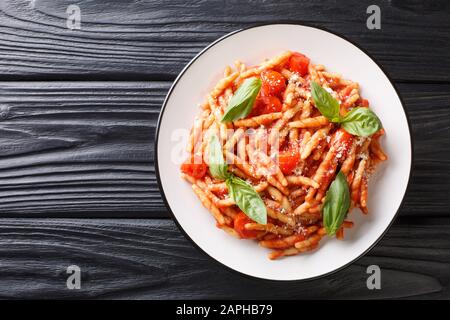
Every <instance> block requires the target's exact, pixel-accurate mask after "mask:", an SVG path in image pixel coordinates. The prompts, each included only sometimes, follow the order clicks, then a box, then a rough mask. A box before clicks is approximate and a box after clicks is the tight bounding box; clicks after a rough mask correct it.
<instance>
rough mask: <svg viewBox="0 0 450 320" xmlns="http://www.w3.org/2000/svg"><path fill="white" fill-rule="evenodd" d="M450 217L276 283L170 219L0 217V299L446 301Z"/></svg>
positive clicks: (399, 231)
mask: <svg viewBox="0 0 450 320" xmlns="http://www.w3.org/2000/svg"><path fill="white" fill-rule="evenodd" d="M449 223H450V221H449V219H443V220H442V219H441V220H437V221H435V222H434V223H433V222H431V223H428V224H427V225H422V224H407V225H404V224H402V223H401V222H400V223H397V224H396V225H395V226H394V227H392V229H391V230H390V231H389V232H388V234H387V235H386V236H385V238H384V239H383V240H382V241H381V243H380V244H379V245H377V246H376V247H375V248H374V249H373V250H372V252H371V253H370V254H368V255H367V256H365V257H364V258H362V259H360V260H359V261H358V262H356V263H354V264H353V265H352V266H351V267H349V268H347V269H344V270H343V271H340V272H338V273H336V274H333V275H330V276H327V277H325V278H322V279H319V280H314V281H309V282H304V283H276V282H264V281H260V280H254V279H249V278H246V277H242V276H240V275H238V274H235V273H232V272H230V271H228V270H226V269H225V268H224V267H222V266H221V265H219V264H217V263H214V262H212V260H210V259H209V258H208V257H207V256H206V255H204V254H202V253H200V252H199V251H198V250H196V249H194V248H193V247H192V245H191V244H190V243H189V242H188V241H187V240H185V239H184V237H183V236H182V235H181V233H180V232H179V231H178V229H177V228H176V227H175V226H174V224H173V223H172V222H171V221H169V220H157V219H156V220H155V219H154V220H142V219H141V220H107V219H102V220H88V219H83V220H71V219H53V220H50V219H44V220H42V219H22V220H20V221H19V220H17V219H13V220H11V219H2V223H1V224H0V234H1V235H2V236H1V237H0V261H1V264H0V287H1V288H7V289H6V290H2V291H1V293H0V298H41V297H46V298H55V297H58V298H114V299H123V298H125V299H143V298H146V299H171V298H177V299H202V298H209V299H211V298H234V299H238V298H260V299H264V298H266V299H269V298H270V299H279V298H286V299H298V298H328V299H329V298H357V299H365V298H368V299H371V298H429V297H433V298H450V291H449V287H448V284H449V280H450V245H449V242H448V238H449V237H450V228H449V226H450V225H449ZM211 227H214V226H213V225H211ZM255 246H256V244H255ZM255 250H261V254H265V249H263V248H259V249H258V247H255ZM271 263H276V262H271ZM73 264H75V265H77V266H79V267H80V268H81V289H80V290H68V289H67V288H66V279H67V277H68V275H67V274H66V268H67V267H68V266H69V265H73ZM372 264H377V265H379V266H380V268H381V290H368V289H367V287H366V279H367V277H368V274H367V273H366V269H367V266H369V265H372ZM299 267H301V266H299Z"/></svg>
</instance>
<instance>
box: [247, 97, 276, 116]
mask: <svg viewBox="0 0 450 320" xmlns="http://www.w3.org/2000/svg"><path fill="white" fill-rule="evenodd" d="M281 109H282V104H281V101H280V99H278V98H277V97H275V96H263V95H262V96H258V98H256V101H255V104H254V105H253V109H252V112H250V115H249V116H250V117H254V116H259V115H262V114H266V113H273V112H280V111H281Z"/></svg>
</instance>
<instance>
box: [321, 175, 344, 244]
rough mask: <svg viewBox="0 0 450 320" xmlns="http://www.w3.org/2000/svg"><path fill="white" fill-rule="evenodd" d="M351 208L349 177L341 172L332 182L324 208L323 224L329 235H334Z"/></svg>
mask: <svg viewBox="0 0 450 320" xmlns="http://www.w3.org/2000/svg"><path fill="white" fill-rule="evenodd" d="M349 208H350V190H349V187H348V184H347V178H346V177H345V175H344V174H343V173H342V172H339V173H338V174H337V176H336V179H334V181H333V182H332V183H331V185H330V188H329V189H328V191H327V194H326V196H325V202H324V205H323V208H322V219H323V225H324V227H325V230H326V232H327V234H328V235H330V236H333V235H335V234H336V231H337V230H338V229H339V228H340V227H341V225H342V223H343V222H344V219H345V217H346V216H347V213H348V209H349Z"/></svg>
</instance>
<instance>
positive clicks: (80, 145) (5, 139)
mask: <svg viewBox="0 0 450 320" xmlns="http://www.w3.org/2000/svg"><path fill="white" fill-rule="evenodd" d="M169 85H170V83H168V82H106V83H105V82H25V83H22V82H2V83H0V117H1V120H0V150H1V151H2V155H1V156H0V213H1V215H2V216H9V217H14V216H17V217H19V216H36V217H43V216H54V217H57V216H58V217H83V216H86V217H105V216H106V217H167V213H166V209H165V207H164V204H163V202H162V200H161V196H160V194H159V190H158V187H157V183H156V178H155V170H154V150H153V148H154V138H155V127H156V122H157V117H158V114H159V110H160V106H161V104H162V100H163V98H164V96H165V94H166V92H167V90H168V88H169ZM399 89H400V91H401V94H402V95H403V97H404V101H405V105H406V108H407V110H408V112H409V115H410V118H411V123H412V129H413V137H414V143H415V154H414V156H415V170H414V174H413V178H412V183H411V188H410V190H409V193H408V195H407V201H406V203H405V206H404V210H403V211H402V215H407V216H417V215H423V216H448V206H449V204H450V199H449V198H448V196H447V194H448V190H449V183H450V182H449V172H450V170H449V169H450V162H449V160H448V157H447V156H448V155H449V154H450V132H449V130H448V128H449V127H450V117H449V116H450V113H449V112H450V111H449V110H450V108H449V107H450V102H449V101H450V99H449V98H450V94H449V92H450V85H444V84H402V85H401V86H400V87H399ZM436 150H439V152H437V151H436Z"/></svg>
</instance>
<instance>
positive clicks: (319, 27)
mask: <svg viewBox="0 0 450 320" xmlns="http://www.w3.org/2000/svg"><path fill="white" fill-rule="evenodd" d="M275 25H290V26H303V27H309V28H314V29H318V30H321V31H325V32H328V33H330V34H332V35H335V36H337V37H339V38H341V39H342V40H344V41H347V42H349V43H350V44H351V45H353V46H355V47H356V48H358V49H359V50H360V51H361V52H362V53H364V54H365V55H367V56H368V57H369V58H370V59H371V60H372V61H373V62H374V63H375V64H376V65H377V66H378V68H380V70H381V72H382V73H383V74H384V75H385V76H386V78H387V79H388V81H389V82H390V84H391V86H392V87H393V88H394V90H395V93H396V94H397V96H398V98H399V100H400V105H401V107H402V109H403V113H404V114H405V118H406V122H407V125H408V134H409V141H410V149H409V150H410V154H411V163H410V168H409V175H408V182H407V184H406V189H405V192H404V193H403V197H402V200H401V202H400V205H399V207H398V208H397V211H396V212H395V214H394V215H393V216H392V219H391V221H390V222H389V224H388V225H387V227H386V228H385V229H384V231H383V232H382V233H381V234H380V236H379V237H378V238H377V239H376V240H375V241H374V242H373V243H372V244H371V245H370V246H369V247H368V248H367V249H366V250H364V252H362V253H361V254H360V255H359V256H357V257H356V258H354V259H353V260H351V261H349V262H347V263H346V264H344V265H342V266H341V267H339V268H336V269H334V270H331V271H329V272H326V273H323V274H320V275H318V276H314V277H308V278H303V279H269V278H263V277H258V276H254V275H251V274H248V273H244V272H241V271H239V270H236V269H234V268H232V267H230V266H228V265H226V264H225V263H222V262H220V261H219V260H217V259H215V258H214V257H212V256H211V255H209V254H208V253H207V252H206V251H205V250H203V249H202V248H201V247H200V245H198V244H197V243H196V242H195V241H194V240H193V239H192V238H191V237H190V236H189V234H188V233H187V232H186V231H185V230H184V229H183V227H182V226H181V224H180V223H179V222H178V220H177V218H176V216H175V214H174V213H173V211H172V208H171V207H170V204H169V202H168V201H167V198H166V195H165V193H164V188H163V186H162V182H161V177H160V173H159V164H158V141H159V131H160V127H161V122H162V120H163V116H164V111H165V109H166V106H167V102H168V100H169V98H170V96H171V94H172V92H173V91H174V90H175V87H176V85H177V84H178V81H179V80H180V79H181V77H182V76H183V75H184V73H185V72H186V71H187V70H188V69H189V68H190V66H191V65H192V64H193V63H194V62H195V61H196V60H197V59H199V58H200V57H201V56H202V55H203V54H204V53H205V52H206V51H208V50H209V49H211V48H212V47H214V46H215V45H216V44H218V43H219V42H221V41H223V40H225V39H227V38H228V37H230V36H232V35H235V34H237V33H240V32H243V31H246V30H250V29H254V28H259V27H267V26H275ZM411 132H412V131H411V120H410V116H409V114H408V111H407V110H406V108H405V105H404V101H403V98H402V96H401V95H400V93H399V90H398V88H397V86H396V85H395V83H394V82H393V80H392V79H391V77H390V76H389V75H388V74H387V72H386V70H385V69H384V67H383V66H382V65H381V64H380V63H378V62H377V61H376V60H375V59H374V57H373V56H372V55H371V54H369V53H368V52H367V51H366V50H365V49H363V48H361V47H360V46H359V45H357V44H356V43H354V42H353V41H351V40H349V39H348V38H347V37H346V36H343V35H342V34H340V33H337V32H335V31H331V30H329V29H327V28H325V27H322V26H316V25H311V24H308V23H303V22H302V23H295V22H284V21H279V22H271V23H259V24H252V25H250V26H248V27H244V28H240V29H237V30H234V31H232V32H229V33H227V34H225V35H223V36H221V37H219V38H218V39H216V40H214V41H213V42H211V43H210V44H209V45H207V46H206V47H205V48H203V49H202V50H201V51H200V52H199V53H197V54H196V55H195V56H194V57H193V58H192V59H191V60H190V61H189V62H188V63H187V64H186V66H184V68H183V69H182V70H181V71H180V73H179V74H178V76H177V77H176V78H175V80H174V81H173V83H172V85H171V86H170V89H169V91H168V92H167V94H166V97H165V98H164V101H163V104H162V106H161V110H160V113H159V116H158V122H157V125H156V135H155V142H154V154H155V158H154V163H155V175H156V181H157V183H158V188H159V191H160V193H161V197H162V199H163V202H164V205H165V206H166V208H167V209H168V211H169V213H170V215H171V218H172V221H173V222H175V225H176V226H177V227H178V229H179V230H180V231H181V232H182V234H183V235H184V237H185V238H186V239H187V240H188V241H189V242H191V243H192V244H193V245H194V247H195V248H196V249H197V250H199V251H200V252H201V253H203V254H204V255H206V256H207V257H208V258H209V259H210V260H212V261H214V262H215V263H216V264H219V265H221V266H222V267H224V268H225V270H228V271H231V272H232V273H235V274H239V275H241V276H243V277H246V278H249V279H254V280H255V279H257V280H260V281H261V280H262V281H265V282H269V283H288V282H289V283H291V282H295V283H300V282H307V281H313V280H317V279H320V278H324V277H326V276H329V275H332V274H335V273H337V272H339V271H342V270H344V269H346V268H348V267H349V266H351V265H352V264H354V263H355V262H357V261H358V260H359V259H361V258H362V257H364V256H365V255H366V254H368V253H369V252H370V251H371V250H372V249H373V248H374V247H375V246H376V245H377V244H378V243H379V242H380V240H381V239H382V238H383V237H384V236H385V234H386V233H387V232H388V230H389V229H390V228H391V227H392V225H393V223H394V221H395V220H396V218H397V217H398V215H399V212H400V210H401V209H402V207H403V205H404V203H405V198H406V194H407V193H408V191H409V189H410V187H411V176H412V172H413V168H414V143H413V135H412V134H411Z"/></svg>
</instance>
